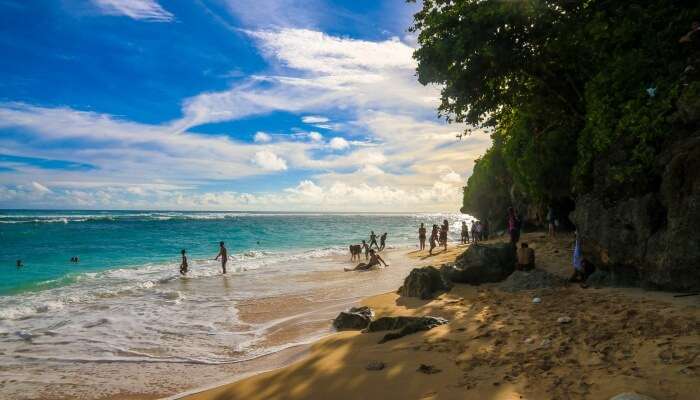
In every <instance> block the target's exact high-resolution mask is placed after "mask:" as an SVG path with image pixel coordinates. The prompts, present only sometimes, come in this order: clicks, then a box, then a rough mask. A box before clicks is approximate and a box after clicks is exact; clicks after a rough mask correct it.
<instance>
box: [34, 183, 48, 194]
mask: <svg viewBox="0 0 700 400" xmlns="http://www.w3.org/2000/svg"><path fill="white" fill-rule="evenodd" d="M32 188H34V190H35V191H36V192H38V193H42V194H43V193H51V189H49V188H47V187H46V186H44V185H42V184H41V183H39V182H32Z"/></svg>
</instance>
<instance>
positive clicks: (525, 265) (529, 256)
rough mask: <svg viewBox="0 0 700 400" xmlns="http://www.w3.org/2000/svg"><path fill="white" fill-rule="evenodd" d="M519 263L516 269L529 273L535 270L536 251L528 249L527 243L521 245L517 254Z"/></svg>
mask: <svg viewBox="0 0 700 400" xmlns="http://www.w3.org/2000/svg"><path fill="white" fill-rule="evenodd" d="M517 256H518V262H517V264H516V266H515V269H517V270H518V271H529V270H531V269H534V268H535V250H533V249H531V248H530V247H528V245H527V243H524V242H523V243H521V244H520V248H519V249H518V252H517Z"/></svg>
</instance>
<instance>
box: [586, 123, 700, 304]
mask: <svg viewBox="0 0 700 400" xmlns="http://www.w3.org/2000/svg"><path fill="white" fill-rule="evenodd" d="M650 173H654V175H655V178H656V179H657V180H658V181H659V184H658V185H657V186H656V187H658V190H656V191H652V192H649V193H646V194H644V195H640V196H637V197H632V198H626V199H624V198H623V199H616V200H614V201H611V200H609V199H607V198H606V196H605V194H604V192H602V191H601V192H597V191H595V190H594V191H592V192H591V193H588V194H586V195H584V196H581V197H579V198H578V199H577V201H576V209H575V210H574V212H573V213H572V217H573V220H574V221H575V222H576V225H577V229H578V233H579V236H580V239H581V249H582V251H583V255H584V257H585V258H587V259H589V260H591V261H592V262H593V264H595V266H596V267H597V271H596V272H595V273H594V274H593V275H592V276H591V277H590V278H589V280H590V282H589V283H591V284H594V285H613V286H642V287H646V288H652V289H662V290H670V291H697V290H700V268H698V265H700V240H698V238H697V232H696V231H697V227H698V226H699V225H700V137H694V138H690V139H686V140H683V141H679V142H677V143H675V144H674V145H672V146H667V150H666V151H665V152H664V153H663V154H662V155H660V156H659V157H658V170H656V171H650Z"/></svg>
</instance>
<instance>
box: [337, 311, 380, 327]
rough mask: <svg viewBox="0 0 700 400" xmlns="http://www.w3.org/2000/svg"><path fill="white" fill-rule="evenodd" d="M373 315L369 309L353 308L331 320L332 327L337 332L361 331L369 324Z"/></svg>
mask: <svg viewBox="0 0 700 400" xmlns="http://www.w3.org/2000/svg"><path fill="white" fill-rule="evenodd" d="M373 315H374V313H373V312H372V309H370V308H369V307H353V308H351V309H350V310H349V311H343V312H341V313H340V314H338V316H337V317H335V319H334V320H333V327H334V328H335V329H337V330H339V331H344V330H362V329H365V328H367V326H368V325H369V324H370V322H371V321H372V316H373Z"/></svg>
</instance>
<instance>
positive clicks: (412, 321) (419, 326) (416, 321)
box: [363, 316, 447, 343]
mask: <svg viewBox="0 0 700 400" xmlns="http://www.w3.org/2000/svg"><path fill="white" fill-rule="evenodd" d="M446 323H447V320H446V319H444V318H440V317H430V316H427V317H382V318H378V319H377V320H375V321H372V322H371V323H370V324H369V326H368V327H367V328H366V329H365V330H364V331H363V332H380V331H395V332H390V333H387V334H386V335H384V337H383V338H382V339H381V340H380V341H379V343H384V342H387V341H389V340H394V339H398V338H400V337H404V336H406V335H410V334H412V333H416V332H420V331H427V330H430V329H433V328H435V327H436V326H440V325H444V324H446Z"/></svg>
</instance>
